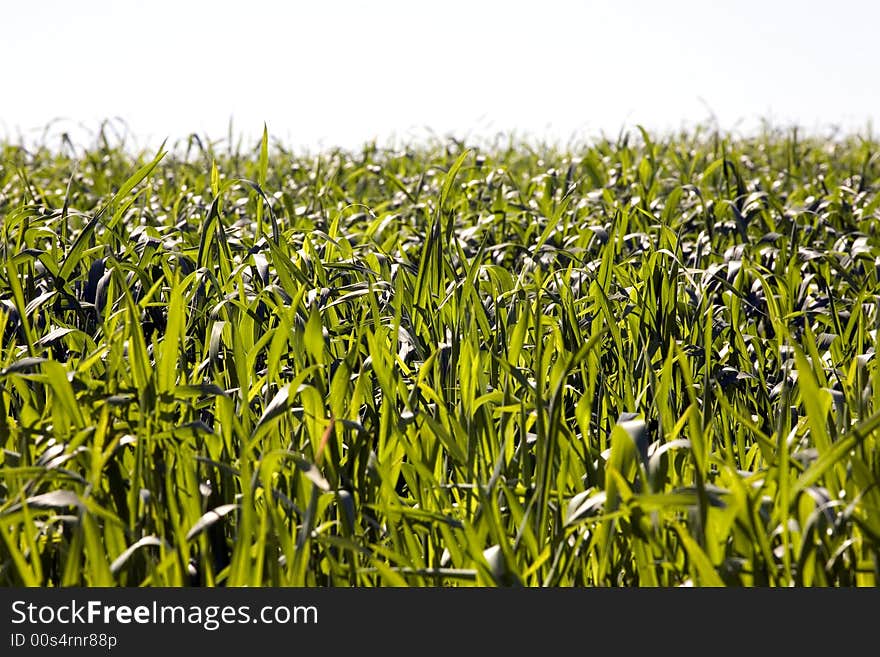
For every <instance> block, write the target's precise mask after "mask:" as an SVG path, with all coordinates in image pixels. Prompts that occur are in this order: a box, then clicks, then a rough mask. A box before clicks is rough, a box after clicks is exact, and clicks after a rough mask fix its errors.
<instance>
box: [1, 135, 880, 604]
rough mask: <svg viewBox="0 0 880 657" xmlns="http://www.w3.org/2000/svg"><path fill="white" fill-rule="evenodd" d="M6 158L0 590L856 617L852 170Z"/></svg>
mask: <svg viewBox="0 0 880 657" xmlns="http://www.w3.org/2000/svg"><path fill="white" fill-rule="evenodd" d="M56 142H57V143H56ZM0 153H2V154H0V226H2V242H0V334H2V349H0V447H2V453H0V537H2V538H0V585H3V586H14V587H19V586H174V587H177V586H335V587H338V586H404V585H409V586H495V585H498V586H525V587H537V586H550V587H562V586H622V587H635V586H663V587H669V586H740V587H752V586H796V587H818V586H832V587H850V586H868V587H874V586H877V585H878V584H880V363H878V360H877V357H876V350H877V344H878V337H880V336H878V325H880V303H878V302H880V296H878V295H880V236H878V223H880V155H878V153H880V144H878V142H877V141H876V140H875V139H874V138H869V137H865V136H860V135H856V134H846V135H837V136H834V137H822V138H819V137H815V136H804V135H802V134H799V133H798V131H797V130H794V129H788V128H786V129H781V128H780V129H776V128H771V127H768V126H765V127H764V128H763V130H762V131H761V132H760V133H759V134H757V135H756V136H749V137H746V136H736V135H732V134H726V133H720V132H718V131H713V130H708V129H700V128H693V129H691V130H689V131H683V132H680V133H677V134H674V135H669V136H664V137H662V138H661V137H660V136H659V135H650V134H648V133H647V132H646V131H644V130H642V129H640V128H633V129H632V130H630V131H627V132H622V133H621V134H620V135H619V136H617V137H611V138H601V139H600V138H597V139H595V140H593V141H590V142H585V143H583V144H577V145H574V144H573V145H571V146H566V147H559V146H552V145H541V146H539V145H534V144H528V143H526V142H524V141H518V140H515V139H512V138H511V139H502V138H499V139H496V140H495V141H494V142H492V143H491V144H490V145H485V144H483V145H472V144H468V143H462V142H460V141H456V140H454V139H436V140H435V141H430V140H426V141H425V142H424V143H420V144H413V145H411V146H409V147H404V148H395V149H390V148H387V149H386V148H383V147H381V146H377V145H375V144H372V145H366V146H365V147H363V148H362V149H358V150H353V151H348V150H333V149H326V150H323V151H319V152H317V153H312V154H303V153H299V152H296V151H291V150H290V149H288V148H286V147H285V146H284V144H282V143H278V142H276V141H275V140H273V139H270V137H269V135H268V134H267V133H266V132H265V131H264V132H263V138H262V140H260V139H257V140H255V143H250V142H242V141H234V140H230V139H225V140H220V141H216V142H210V141H207V140H205V139H200V138H199V137H197V136H195V135H193V136H191V137H189V138H188V139H183V140H179V141H177V142H174V143H166V145H165V146H164V147H163V148H162V149H160V151H159V152H158V153H157V152H138V151H136V150H135V149H132V148H130V147H129V146H127V145H126V144H125V143H124V141H123V140H121V139H117V138H113V137H112V136H111V135H110V134H109V133H108V132H107V131H106V130H101V131H100V132H99V133H98V134H96V135H95V138H94V141H93V142H92V143H91V144H90V145H89V146H87V147H80V146H74V145H73V144H72V143H71V142H70V140H69V139H58V140H55V141H52V142H51V143H49V142H48V141H47V143H45V144H43V145H36V146H35V145H28V146H25V145H23V144H22V143H16V142H12V141H9V140H7V141H6V142H4V143H0Z"/></svg>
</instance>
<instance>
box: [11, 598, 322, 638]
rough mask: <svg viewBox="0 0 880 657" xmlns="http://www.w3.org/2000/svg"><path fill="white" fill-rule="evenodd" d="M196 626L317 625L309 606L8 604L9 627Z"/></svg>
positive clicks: (92, 602)
mask: <svg viewBox="0 0 880 657" xmlns="http://www.w3.org/2000/svg"><path fill="white" fill-rule="evenodd" d="M23 623H28V624H30V625H53V624H60V625H94V624H97V623H103V624H104V625H112V624H120V625H130V624H133V623H134V624H139V625H198V626H201V627H203V628H204V629H206V630H208V631H211V632H213V631H214V630H217V629H219V628H221V627H222V626H224V625H236V624H246V623H261V624H264V625H287V624H312V625H316V624H317V623H318V608H317V607H315V606H313V605H294V606H285V605H266V606H264V607H260V608H259V609H256V610H254V609H252V608H251V607H250V606H249V605H239V606H233V605H204V606H203V605H163V604H159V603H158V602H156V601H153V602H152V604H148V605H136V606H131V605H108V604H105V603H104V602H102V601H101V600H89V601H88V602H85V603H80V602H77V601H76V600H71V601H70V603H68V604H62V605H36V604H33V603H28V602H25V601H24V600H16V601H15V602H13V603H12V624H13V625H20V624H23Z"/></svg>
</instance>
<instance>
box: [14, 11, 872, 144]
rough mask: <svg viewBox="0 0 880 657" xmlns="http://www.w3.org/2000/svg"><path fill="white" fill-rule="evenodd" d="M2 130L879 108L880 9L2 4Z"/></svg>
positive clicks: (347, 136) (493, 122)
mask: <svg viewBox="0 0 880 657" xmlns="http://www.w3.org/2000/svg"><path fill="white" fill-rule="evenodd" d="M0 8H2V12H0V63H2V80H3V81H2V85H0V136H3V135H7V136H9V137H11V138H15V137H17V135H18V134H19V133H22V134H24V135H25V136H29V135H30V136H33V135H35V134H39V130H38V129H40V128H43V127H44V126H45V125H46V124H47V123H48V122H50V121H51V120H52V119H55V118H62V119H64V121H62V122H60V123H58V124H55V125H54V126H53V128H52V130H53V133H60V132H61V131H62V130H70V131H73V132H76V126H77V124H79V123H84V124H85V125H86V126H87V127H91V128H94V127H95V126H96V125H97V123H98V121H99V120H100V119H102V118H113V117H122V118H123V119H124V120H125V121H126V122H127V124H128V127H129V129H130V131H131V132H132V133H133V135H135V137H136V140H137V143H138V144H140V145H143V146H150V145H153V144H158V142H159V141H161V140H162V139H163V138H165V137H169V138H170V141H172V142H173V141H174V140H176V139H181V138H185V137H186V136H187V135H188V134H189V133H191V132H198V133H199V134H202V135H207V136H209V137H211V138H214V139H222V138H224V137H225V136H226V134H227V129H228V126H229V120H230V117H232V118H233V129H234V131H235V132H236V133H239V134H240V133H244V134H246V135H249V136H250V135H256V134H259V133H260V131H261V130H262V124H263V121H266V122H267V123H268V125H269V131H270V134H271V135H272V136H273V137H276V138H280V139H282V140H284V141H285V142H286V143H287V144H288V145H290V146H294V147H298V146H309V147H312V148H314V147H319V146H322V145H324V146H329V145H342V146H348V147H357V146H358V145H360V144H361V143H363V142H364V141H365V140H369V139H372V138H378V139H379V140H386V139H388V138H393V137H396V138H399V139H408V138H416V139H418V138H420V137H425V136H426V135H427V134H428V132H427V130H428V129H431V130H433V131H435V132H437V133H440V134H447V133H449V132H452V133H454V134H456V135H457V136H468V135H471V136H474V135H477V136H479V135H492V134H495V133H497V132H514V133H515V134H517V135H519V136H532V137H539V138H541V137H543V138H550V139H558V140H563V141H565V140H568V139H570V138H572V137H574V138H576V139H581V138H589V137H591V136H596V135H598V134H599V133H600V132H602V131H604V132H606V133H608V134H616V133H617V132H618V130H620V129H621V128H622V127H631V126H633V125H634V124H636V123H641V124H643V125H646V126H648V127H649V128H652V129H654V130H667V129H675V128H678V127H682V126H683V125H689V124H692V123H694V122H697V121H706V120H707V119H708V118H709V117H710V115H711V114H713V115H714V116H715V117H716V118H717V120H718V122H719V123H720V125H721V126H722V127H724V128H728V129H739V130H743V131H746V130H748V129H750V128H751V127H753V126H755V125H757V124H758V122H759V120H760V119H761V118H767V119H770V120H771V121H773V122H775V123H777V124H783V125H790V124H791V123H797V124H799V125H801V126H803V127H805V128H807V129H810V130H822V131H826V130H828V128H829V127H830V126H835V125H836V126H841V127H844V128H849V129H857V130H862V131H864V130H865V129H866V128H867V126H868V121H869V120H871V121H873V124H874V126H875V127H876V125H877V119H878V118H880V82H878V80H880V66H878V64H880V47H878V45H877V44H878V41H880V32H878V30H880V2H873V1H870V0H863V1H859V0H835V1H834V2H819V1H817V0H802V1H800V2H796V1H783V0H777V1H774V0H740V1H736V2H735V1H734V0H728V1H727V2H711V1H710V0H704V1H703V2H700V1H698V0H662V1H660V0H658V1H654V2H651V1H648V0H645V1H635V0H632V1H629V2H627V1H626V0H617V2H614V1H606V0H592V1H591V0H583V1H580V2H575V1H571V2H563V1H559V0H535V1H532V2H519V1H517V0H508V1H507V2H496V1H488V0H486V1H482V2H481V1H480V0H465V1H462V0H441V1H438V2H426V1H422V2H419V1H417V0H411V1H410V2H403V1H399V2H398V1H391V0H374V1H373V2H353V1H347V0H324V1H320V0H311V1H308V2H292V1H291V2H270V1H268V0H238V1H234V2H230V1H226V0H214V1H212V2H206V1H186V0H175V1H168V0H153V1H146V0H145V1H132V0H117V1H115V2H111V1H109V0H66V1H65V0H43V1H40V0H31V1H28V2H23V1H22V2H18V1H11V2H6V3H3V4H2V5H0Z"/></svg>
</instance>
